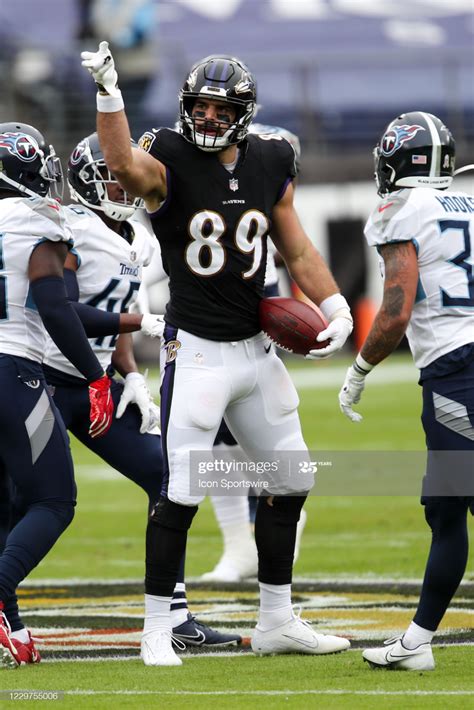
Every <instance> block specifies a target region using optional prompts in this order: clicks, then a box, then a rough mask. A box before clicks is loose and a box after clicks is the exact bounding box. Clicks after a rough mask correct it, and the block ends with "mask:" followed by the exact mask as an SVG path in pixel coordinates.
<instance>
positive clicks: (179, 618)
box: [170, 582, 189, 629]
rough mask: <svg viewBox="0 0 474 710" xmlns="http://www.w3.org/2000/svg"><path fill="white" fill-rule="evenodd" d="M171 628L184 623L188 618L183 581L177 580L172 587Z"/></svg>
mask: <svg viewBox="0 0 474 710" xmlns="http://www.w3.org/2000/svg"><path fill="white" fill-rule="evenodd" d="M170 611H171V628H173V629H174V628H176V626H180V625H181V624H184V622H185V621H186V620H187V618H188V613H189V610H188V601H187V599H186V585H185V583H184V582H177V583H176V586H175V588H174V592H173V597H172V599H171V605H170Z"/></svg>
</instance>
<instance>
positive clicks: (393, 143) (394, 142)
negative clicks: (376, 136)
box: [380, 125, 425, 158]
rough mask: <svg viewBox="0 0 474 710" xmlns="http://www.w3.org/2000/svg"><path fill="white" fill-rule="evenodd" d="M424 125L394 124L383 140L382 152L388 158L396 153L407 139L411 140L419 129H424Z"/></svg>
mask: <svg viewBox="0 0 474 710" xmlns="http://www.w3.org/2000/svg"><path fill="white" fill-rule="evenodd" d="M424 130H425V128H423V126H418V125H413V126H408V125H405V126H393V128H390V129H389V130H388V131H387V132H386V134H385V135H384V137H383V138H382V141H381V147H380V150H381V153H382V155H385V157H386V158H388V157H389V156H391V155H393V154H394V153H396V151H397V150H398V149H399V148H400V147H401V146H402V145H403V144H404V143H406V142H407V141H411V139H412V138H414V137H415V136H416V134H417V133H418V131H424Z"/></svg>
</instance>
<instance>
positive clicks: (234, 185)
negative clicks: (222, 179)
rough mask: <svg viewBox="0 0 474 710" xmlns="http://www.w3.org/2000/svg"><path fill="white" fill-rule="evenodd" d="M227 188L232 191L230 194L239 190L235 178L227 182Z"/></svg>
mask: <svg viewBox="0 0 474 710" xmlns="http://www.w3.org/2000/svg"><path fill="white" fill-rule="evenodd" d="M229 187H230V189H231V190H232V192H235V191H236V190H238V189H239V181H238V180H236V179H235V178H231V179H230V180H229Z"/></svg>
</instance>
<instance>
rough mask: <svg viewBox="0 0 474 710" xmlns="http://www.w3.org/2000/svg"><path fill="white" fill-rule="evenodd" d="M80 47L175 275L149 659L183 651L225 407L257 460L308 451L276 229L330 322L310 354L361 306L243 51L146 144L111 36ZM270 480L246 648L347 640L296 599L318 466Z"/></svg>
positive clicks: (347, 328)
mask: <svg viewBox="0 0 474 710" xmlns="http://www.w3.org/2000/svg"><path fill="white" fill-rule="evenodd" d="M82 58H83V66H84V67H86V68H87V69H88V70H89V71H90V72H91V74H92V76H93V78H94V79H95V81H96V83H97V85H98V96H97V108H98V119H97V126H98V134H99V140H100V144H101V148H102V151H103V153H104V156H105V160H106V163H107V165H108V167H109V169H110V170H111V172H112V173H113V174H114V175H115V176H116V178H117V179H118V180H119V182H120V184H121V185H122V187H123V188H124V189H125V190H126V191H127V192H129V193H130V194H132V195H136V196H139V197H142V198H143V199H144V200H145V203H146V207H147V211H148V212H149V215H150V218H151V222H152V225H153V228H154V230H155V232H156V234H157V235H158V238H159V241H160V245H161V251H162V258H163V264H164V267H165V270H166V271H167V273H168V275H169V278H170V301H169V303H168V305H167V308H166V314H165V320H166V328H165V332H164V338H163V344H162V351H161V365H162V386H161V417H162V434H163V438H162V445H163V458H164V467H165V476H164V479H165V484H164V488H163V492H162V497H161V498H160V501H159V503H158V504H157V505H156V506H155V508H154V510H153V512H152V514H151V516H150V519H149V523H148V528H147V568H146V579H145V592H146V594H145V626H144V631H143V636H142V644H141V656H142V659H143V661H144V663H145V664H146V665H156V666H162V665H170V666H171V665H180V664H181V661H180V659H179V658H178V657H177V655H176V654H175V653H174V651H173V648H172V642H171V626H170V621H169V603H170V597H171V594H172V592H173V588H174V585H175V581H176V575H177V572H178V564H179V560H180V558H181V556H182V553H183V551H184V548H185V545H186V536H187V531H188V529H189V527H190V525H191V522H192V519H193V517H194V515H195V513H196V511H197V506H198V504H199V503H200V502H201V501H202V499H203V498H204V496H205V494H206V493H207V492H208V490H206V489H204V491H203V492H202V493H201V492H200V491H199V490H197V489H195V488H196V486H195V485H191V484H194V483H195V476H196V474H197V470H194V469H195V468H196V469H197V466H196V460H197V459H198V458H199V460H201V459H200V457H201V456H203V457H204V458H205V456H206V454H207V453H208V452H211V450H212V445H213V441H214V438H215V435H216V432H217V430H218V427H219V425H220V422H221V419H222V416H223V415H224V414H225V418H226V421H227V424H228V425H229V428H230V430H231V431H232V433H233V435H234V436H235V438H236V439H237V440H238V442H239V443H240V445H241V447H242V448H243V450H244V451H245V453H246V454H247V456H248V457H249V459H250V460H253V461H260V462H261V461H264V462H266V460H267V459H268V457H269V452H270V456H271V454H272V453H280V452H284V451H287V452H288V451H297V452H298V454H301V457H303V458H305V460H306V459H307V460H308V461H309V454H308V451H307V448H306V445H305V443H304V441H303V437H302V433H301V426H300V422H299V417H298V413H297V406H298V395H297V393H296V390H295V388H294V385H293V383H292V381H291V379H290V377H289V375H288V373H287V371H286V369H285V367H284V365H283V363H282V362H281V361H280V360H279V358H278V357H277V355H276V354H275V352H274V350H273V349H272V348H270V347H268V340H267V338H266V336H264V334H263V333H261V330H260V325H259V318H258V307H259V302H260V300H261V298H262V296H263V282H264V276H265V263H266V253H267V243H266V240H267V235H268V233H269V230H270V227H271V233H272V239H273V241H274V242H275V245H276V247H277V249H278V251H279V252H280V254H281V255H282V256H283V258H284V259H285V262H286V265H287V267H288V270H289V272H290V274H291V276H292V278H293V279H294V280H295V281H296V283H297V284H298V285H299V287H300V288H301V290H302V291H303V292H304V293H305V294H306V295H307V296H308V298H310V299H311V300H312V301H314V302H315V303H317V304H318V305H319V306H320V308H321V310H322V311H323V313H324V314H325V316H326V318H327V319H328V321H329V326H328V328H327V329H326V330H325V331H323V332H322V333H321V334H320V335H319V336H318V340H321V341H322V340H326V339H328V340H329V341H330V342H329V345H328V346H327V347H325V348H323V349H319V350H317V349H315V350H312V351H310V356H311V357H314V358H319V357H327V356H328V355H330V354H332V353H334V352H336V351H337V350H339V349H340V348H341V347H342V346H343V344H344V342H345V341H346V339H347V337H348V335H349V334H350V332H351V330H352V318H351V314H350V310H349V307H348V305H347V302H346V300H345V299H344V297H343V296H342V295H341V294H340V293H339V291H338V288H337V285H336V283H335V282H334V279H333V277H332V275H331V273H330V271H329V269H328V267H327V266H326V264H325V262H324V260H323V259H322V257H321V256H320V254H319V253H318V252H317V250H316V249H315V248H314V246H313V244H312V243H311V241H310V239H309V237H308V236H307V235H306V234H305V232H304V230H303V228H302V227H301V225H300V222H299V220H298V217H297V215H296V212H295V209H294V206H293V185H292V180H293V177H294V175H295V168H294V162H295V161H294V151H293V148H292V147H291V146H290V145H289V143H288V142H287V141H286V140H284V139H283V138H282V137H281V136H271V137H270V136H265V137H263V136H258V135H247V133H248V127H249V125H250V123H251V121H252V118H253V116H254V114H255V109H256V88H255V82H254V80H253V77H252V75H251V74H250V72H249V70H248V69H247V67H246V66H245V65H244V64H243V63H242V62H240V61H239V60H238V59H235V58H228V57H222V58H221V57H218V56H212V57H207V58H206V59H204V60H202V61H201V62H198V63H197V64H195V65H194V66H193V67H192V69H191V72H190V74H189V76H188V77H187V79H186V81H185V83H184V86H183V89H182V90H181V93H180V117H179V126H180V130H179V132H176V131H173V130H170V129H167V128H163V129H161V130H157V129H153V130H151V131H147V132H146V133H145V134H144V135H143V136H142V139H141V141H140V145H141V149H132V148H131V146H130V132H129V127H128V122H127V117H126V115H125V111H124V104H123V100H122V97H121V93H120V90H119V89H118V88H117V72H116V70H115V67H114V62H113V58H112V55H111V53H110V51H109V48H108V44H107V43H106V42H102V43H101V44H100V47H99V51H98V52H95V53H91V52H83V54H82ZM198 452H199V453H198ZM191 461H193V462H194V463H193V465H191ZM192 469H193V470H192ZM272 485H273V484H271V485H269V487H268V488H266V494H267V495H266V497H261V498H260V500H259V504H258V510H257V517H256V523H255V535H256V542H257V548H258V554H259V573H258V579H259V585H260V610H259V618H258V624H257V627H256V629H255V631H254V633H253V636H252V648H253V650H254V651H255V653H257V654H273V653H311V654H321V653H333V652H336V651H342V650H344V649H346V648H348V647H349V641H347V640H346V639H344V638H339V637H336V636H328V635H323V634H319V633H316V632H315V631H313V630H312V629H311V627H309V625H308V624H307V623H306V622H303V621H302V620H301V619H300V618H299V617H297V616H295V615H294V613H293V609H292V605H291V576H292V565H293V551H294V544H295V534H296V524H297V522H298V519H299V515H300V511H301V508H302V506H303V503H304V500H305V497H306V495H307V492H308V490H309V489H310V488H311V485H312V480H311V476H306V477H305V476H304V475H300V476H298V477H296V476H295V477H293V480H292V481H291V482H290V483H285V485H280V484H276V485H275V486H273V487H272ZM288 493H291V495H288ZM285 494H286V495H285Z"/></svg>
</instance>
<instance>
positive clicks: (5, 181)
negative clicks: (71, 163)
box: [0, 122, 64, 199]
mask: <svg viewBox="0 0 474 710" xmlns="http://www.w3.org/2000/svg"><path fill="white" fill-rule="evenodd" d="M63 186H64V183H63V171H62V168H61V161H60V160H59V158H58V156H57V155H56V152H55V150H54V148H53V146H52V145H48V144H47V143H46V141H45V139H44V136H43V134H42V133H40V132H39V131H38V130H37V129H36V128H34V127H33V126H29V125H28V124H26V123H15V122H11V123H0V191H8V192H14V193H17V194H19V195H28V196H30V197H32V196H34V197H35V196H37V195H41V196H42V197H46V196H50V197H54V198H57V199H61V198H62V194H63Z"/></svg>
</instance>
